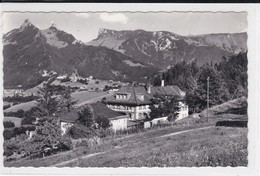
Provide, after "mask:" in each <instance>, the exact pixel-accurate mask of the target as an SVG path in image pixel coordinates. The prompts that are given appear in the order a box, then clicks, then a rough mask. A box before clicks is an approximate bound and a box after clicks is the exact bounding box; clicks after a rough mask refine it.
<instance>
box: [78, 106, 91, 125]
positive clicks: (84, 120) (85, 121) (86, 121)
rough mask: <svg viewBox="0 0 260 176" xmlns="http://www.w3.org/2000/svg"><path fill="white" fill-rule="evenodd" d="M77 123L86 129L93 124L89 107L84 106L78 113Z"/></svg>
mask: <svg viewBox="0 0 260 176" xmlns="http://www.w3.org/2000/svg"><path fill="white" fill-rule="evenodd" d="M78 117H79V118H78V122H79V123H80V124H82V125H84V126H86V127H91V126H92V125H93V124H94V116H93V113H92V110H91V109H90V107H89V106H85V107H83V108H81V109H80V111H78Z"/></svg>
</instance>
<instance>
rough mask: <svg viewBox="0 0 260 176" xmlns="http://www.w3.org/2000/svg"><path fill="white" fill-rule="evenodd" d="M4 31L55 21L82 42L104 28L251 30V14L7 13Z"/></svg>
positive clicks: (188, 32)
mask: <svg viewBox="0 0 260 176" xmlns="http://www.w3.org/2000/svg"><path fill="white" fill-rule="evenodd" d="M2 18H3V33H4V34H5V33H7V32H9V31H11V30H12V29H14V28H19V27H20V26H21V25H22V23H23V22H24V21H25V19H28V20H29V21H31V23H32V24H34V25H35V26H36V27H38V28H39V29H41V30H42V29H47V28H49V27H50V26H51V24H53V23H55V24H56V25H57V27H58V28H59V29H60V30H63V31H65V32H68V33H70V34H72V35H73V36H74V37H75V38H76V39H78V40H81V41H82V42H89V41H91V40H93V39H95V38H97V35H98V30H99V29H100V28H107V29H113V30H119V31H120V30H136V29H143V30H147V31H169V32H173V33H176V34H179V35H184V36H187V35H200V34H211V33H238V32H246V31H247V13H246V12H241V13H236V12H228V13H227V12H225V13H221V12H219V13H213V12H170V13H163V12H157V13H156V12H153V13H141V12H140V13H130V12H128V13H125V12H124V13H122V12H120V13H93V12H89V13H87V12H86V13H55V12H54V13H35V12H33V13H21V12H4V13H3V16H2Z"/></svg>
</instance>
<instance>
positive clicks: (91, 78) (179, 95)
mask: <svg viewBox="0 0 260 176" xmlns="http://www.w3.org/2000/svg"><path fill="white" fill-rule="evenodd" d="M248 36H249V33H248V13H247V12H246V11H241V12H234V11H229V12H221V11H218V12H211V11H194V12H193V11H172V12H163V11H158V12H153V11H147V12H140V11H139V12H138V11H137V12H133V11H114V12H111V11H107V12H106V11H97V12H94V11H82V12H73V11H71V12H55V11H52V12H44V11H39V12H36V11H32V12H30V11H25V12H19V11H7V12H3V13H2V54H3V61H2V63H3V97H2V100H3V122H2V123H3V133H2V135H3V137H2V138H3V157H2V158H3V166H4V167H5V168H9V167H10V168H20V167H35V168H36V167H52V168H63V167H71V168H74V167H77V168H91V167H93V168H118V167H127V168H129V167H137V168H142V167H147V168H153V167H157V168H158V167H159V168H174V167H211V168H212V167H231V168H233V167H234V168H235V167H248V162H249V159H248V155H249V149H248V143H249V139H248V131H249V129H248V120H251V119H250V117H249V115H248V104H249V103H248V94H249V92H250V91H249V89H248V71H249V69H248V62H249V58H248V53H249V52H250V49H249V47H248Z"/></svg>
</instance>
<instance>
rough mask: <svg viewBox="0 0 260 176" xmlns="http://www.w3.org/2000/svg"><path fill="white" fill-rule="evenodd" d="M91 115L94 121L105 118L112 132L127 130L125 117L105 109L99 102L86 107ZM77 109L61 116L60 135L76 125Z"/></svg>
mask: <svg viewBox="0 0 260 176" xmlns="http://www.w3.org/2000/svg"><path fill="white" fill-rule="evenodd" d="M88 106H89V107H90V108H91V110H92V113H93V116H94V119H96V118H97V117H99V116H102V117H105V118H107V119H108V120H109V122H110V124H111V126H110V128H111V129H112V130H114V131H118V130H125V129H127V116H126V115H124V114H122V113H118V112H116V111H113V110H111V109H109V108H107V107H106V105H104V104H103V103H101V102H97V103H92V104H89V105H88ZM78 111H79V109H74V110H72V111H71V112H67V113H64V114H63V115H61V118H60V124H61V131H62V134H65V133H66V132H67V130H68V129H69V128H70V127H71V126H72V125H73V124H75V123H77V120H78V114H77V112H78Z"/></svg>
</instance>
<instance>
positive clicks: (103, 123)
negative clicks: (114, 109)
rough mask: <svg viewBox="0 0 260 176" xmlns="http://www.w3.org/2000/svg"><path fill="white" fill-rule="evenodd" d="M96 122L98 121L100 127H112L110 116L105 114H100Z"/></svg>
mask: <svg viewBox="0 0 260 176" xmlns="http://www.w3.org/2000/svg"><path fill="white" fill-rule="evenodd" d="M96 122H97V123H98V126H99V128H104V129H106V128H109V127H110V123H109V120H108V118H106V117H103V116H98V117H97V118H96Z"/></svg>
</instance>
